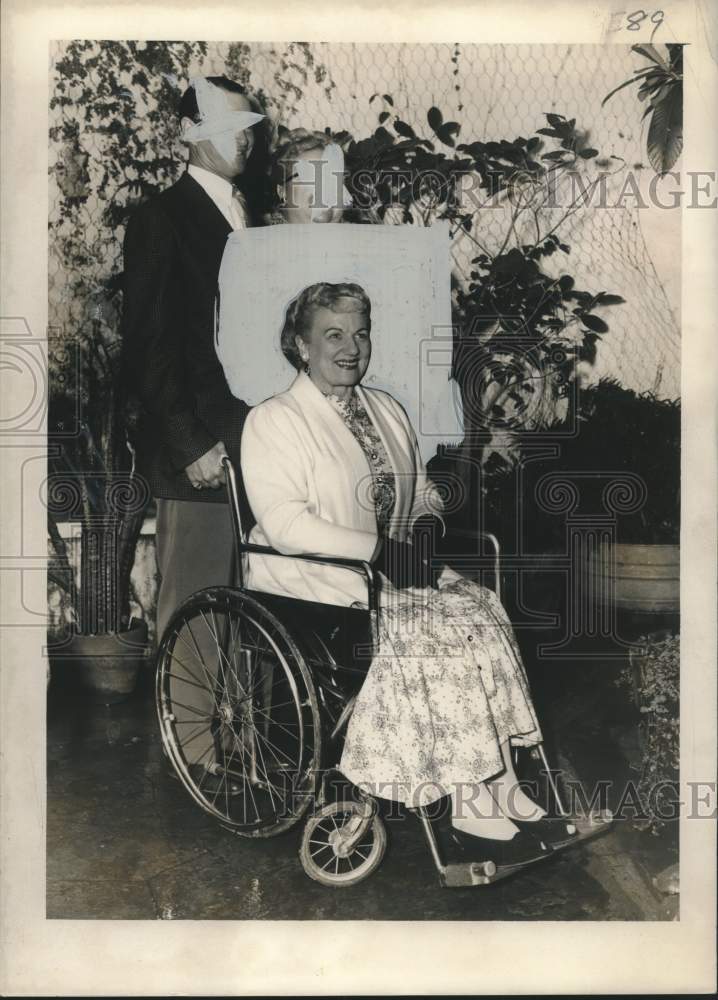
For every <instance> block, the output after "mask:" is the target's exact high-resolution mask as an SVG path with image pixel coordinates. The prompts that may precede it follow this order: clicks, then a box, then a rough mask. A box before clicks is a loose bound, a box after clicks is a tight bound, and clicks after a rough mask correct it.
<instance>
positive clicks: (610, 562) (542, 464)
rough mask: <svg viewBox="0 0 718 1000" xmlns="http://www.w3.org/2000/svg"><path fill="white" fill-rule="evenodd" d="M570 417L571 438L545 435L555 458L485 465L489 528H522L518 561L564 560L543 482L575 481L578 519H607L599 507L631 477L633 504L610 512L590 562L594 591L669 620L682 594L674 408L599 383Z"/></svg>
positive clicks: (560, 523)
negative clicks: (610, 528)
mask: <svg viewBox="0 0 718 1000" xmlns="http://www.w3.org/2000/svg"><path fill="white" fill-rule="evenodd" d="M575 419H576V422H575V425H574V427H575V432H574V433H572V434H570V435H565V434H564V436H563V438H562V437H560V434H561V432H562V429H565V423H563V422H556V423H555V424H554V425H553V426H552V427H550V428H549V429H548V430H549V432H554V433H555V438H554V440H555V441H556V442H558V448H556V449H555V451H554V453H551V452H550V451H549V452H548V453H545V454H544V455H543V456H540V457H538V458H531V457H530V456H529V455H526V456H525V457H524V460H522V461H521V462H520V463H519V465H518V466H517V467H516V468H511V467H510V466H508V465H507V464H506V463H503V462H500V461H496V462H494V463H493V464H491V465H489V466H487V467H486V470H485V472H486V474H485V475H484V477H483V490H484V510H485V518H486V522H487V526H488V527H490V528H491V530H493V531H494V532H495V533H496V534H498V535H499V537H500V538H502V539H510V538H511V537H512V536H513V535H515V532H516V526H517V525H520V533H521V550H522V552H523V553H524V554H531V553H538V554H546V553H563V552H564V551H565V546H566V523H565V514H560V513H556V512H555V511H551V510H548V509H546V507H545V506H544V505H543V504H542V503H541V502H540V501H539V497H540V495H541V488H542V484H543V485H545V484H546V483H547V482H548V481H549V477H552V478H553V479H554V480H555V477H556V474H557V473H558V474H561V479H563V480H571V478H572V476H573V477H574V480H575V483H576V484H577V494H580V509H581V511H582V513H583V514H585V515H587V516H592V515H593V516H595V515H600V516H604V517H605V516H606V515H611V514H612V512H611V510H610V509H607V508H606V506H605V500H606V490H607V488H608V487H609V486H610V483H611V481H613V482H614V483H620V477H621V476H622V475H624V474H629V475H630V477H631V482H632V484H634V489H635V497H634V501H635V502H632V503H630V504H628V505H627V509H626V510H624V511H622V512H619V513H613V514H612V516H613V517H614V518H615V521H614V541H613V543H611V545H610V548H609V547H608V546H607V545H604V546H602V547H601V548H600V549H599V550H598V551H597V552H595V553H593V554H591V555H589V566H588V572H589V576H590V577H592V578H593V583H592V586H593V587H594V590H595V592H596V593H597V594H599V595H602V596H603V597H606V596H607V595H612V599H613V600H614V602H615V606H616V607H617V608H618V609H619V610H621V611H624V612H629V613H632V614H638V615H652V616H654V617H655V616H657V615H666V616H669V617H670V616H674V615H675V613H676V612H677V611H678V606H679V589H680V588H679V533H680V404H679V403H678V402H677V401H668V400H660V399H657V398H656V397H655V396H653V395H652V394H651V393H636V392H634V391H632V390H630V389H625V388H623V387H622V386H620V385H618V384H617V383H616V382H615V381H614V380H612V379H601V380H600V381H599V382H598V383H597V384H596V385H594V386H591V387H589V388H583V389H582V390H581V391H580V393H579V394H578V401H577V408H576V414H575ZM549 436H550V433H549ZM554 582H555V581H554ZM546 583H547V581H545V580H544V581H542V584H541V587H539V588H537V590H539V591H540V592H541V594H540V595H539V596H541V595H543V597H544V598H545V599H546V602H548V603H547V604H546V606H547V607H549V606H551V605H553V606H555V604H556V601H557V598H556V595H555V594H553V593H552V592H551V586H550V584H549V585H548V586H545V585H544V584H546ZM540 603H541V604H542V606H543V604H544V603H545V602H544V601H541V602H540Z"/></svg>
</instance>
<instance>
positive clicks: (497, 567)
mask: <svg viewBox="0 0 718 1000" xmlns="http://www.w3.org/2000/svg"><path fill="white" fill-rule="evenodd" d="M457 534H458V535H461V536H465V537H471V538H479V539H485V540H486V541H487V542H488V543H489V545H490V546H491V549H492V550H493V557H494V593H495V594H496V596H497V597H498V599H499V600H501V545H500V543H499V540H498V538H497V537H496V535H494V534H492V532H490V531H472V530H470V529H464V530H462V531H460V532H457Z"/></svg>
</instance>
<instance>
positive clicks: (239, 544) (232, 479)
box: [222, 455, 379, 611]
mask: <svg viewBox="0 0 718 1000" xmlns="http://www.w3.org/2000/svg"><path fill="white" fill-rule="evenodd" d="M222 467H223V468H224V472H225V483H226V486H227V499H228V500H229V510H230V517H231V519H232V534H233V536H234V550H235V557H236V564H237V580H238V585H239V588H240V590H242V589H244V586H245V580H244V560H243V558H242V556H243V554H245V553H249V552H254V553H256V554H257V555H267V556H279V557H281V558H284V559H301V560H302V562H312V563H320V564H322V565H327V566H341V567H345V568H346V569H361V571H362V572H363V574H364V577H365V579H366V583H367V594H368V605H369V611H378V607H379V604H378V600H379V595H378V590H377V587H376V582H375V577H374V569H373V567H372V565H371V563H369V562H366V561H365V560H363V559H337V558H334V557H332V556H312V555H289V554H288V553H286V552H278V551H277V550H276V549H273V548H271V547H270V546H269V545H252V544H251V543H249V542H247V541H245V537H244V530H243V528H242V513H241V509H240V505H239V486H238V484H237V472H236V470H235V468H234V465H233V463H232V461H231V459H230V458H229V456H228V455H224V456H223V458H222Z"/></svg>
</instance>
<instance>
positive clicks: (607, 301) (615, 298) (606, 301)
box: [597, 292, 626, 306]
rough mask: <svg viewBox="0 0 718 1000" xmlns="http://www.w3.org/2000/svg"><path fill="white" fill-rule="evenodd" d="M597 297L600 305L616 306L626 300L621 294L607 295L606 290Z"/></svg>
mask: <svg viewBox="0 0 718 1000" xmlns="http://www.w3.org/2000/svg"><path fill="white" fill-rule="evenodd" d="M597 298H598V301H599V303H600V304H601V305H602V306H618V305H621V303H622V302H625V301H626V300H625V299H624V298H623V297H622V296H621V295H608V294H606V292H601V294H600V295H598V296H597Z"/></svg>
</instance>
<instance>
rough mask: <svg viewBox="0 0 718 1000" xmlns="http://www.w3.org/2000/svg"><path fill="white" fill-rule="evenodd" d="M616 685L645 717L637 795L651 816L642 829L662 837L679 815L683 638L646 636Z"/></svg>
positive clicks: (642, 729) (643, 719) (640, 823)
mask: <svg viewBox="0 0 718 1000" xmlns="http://www.w3.org/2000/svg"><path fill="white" fill-rule="evenodd" d="M638 642H639V643H640V647H639V648H638V649H637V650H635V652H632V654H631V659H630V662H629V663H628V664H627V665H626V666H625V668H624V669H623V671H622V673H621V675H620V676H619V678H618V681H617V683H618V684H619V686H622V687H628V688H630V689H631V690H632V691H633V693H634V697H635V700H636V703H637V706H638V710H639V712H640V713H641V717H642V718H641V724H640V733H641V757H642V759H641V777H640V780H639V783H638V794H639V796H640V798H641V801H642V802H643V803H644V807H645V813H646V816H647V818H646V819H645V820H642V821H640V822H639V824H638V825H640V826H642V827H643V828H644V829H648V830H650V832H651V833H652V834H654V835H658V834H659V833H660V832H661V830H662V829H663V828H664V827H665V825H666V818H665V817H670V816H672V815H675V805H676V801H677V795H676V789H677V782H678V779H679V769H680V636H679V635H672V634H665V633H657V634H654V635H649V636H642V637H641V638H640V639H639V640H638Z"/></svg>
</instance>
